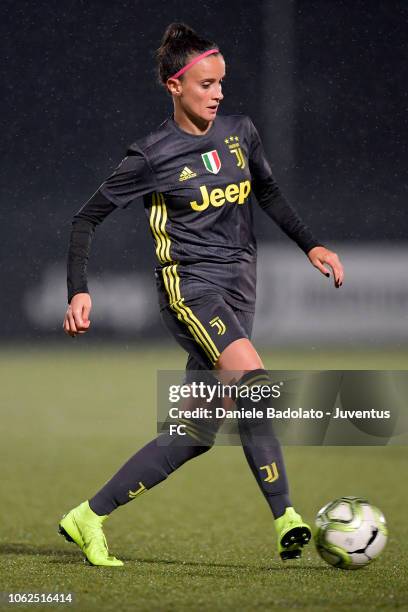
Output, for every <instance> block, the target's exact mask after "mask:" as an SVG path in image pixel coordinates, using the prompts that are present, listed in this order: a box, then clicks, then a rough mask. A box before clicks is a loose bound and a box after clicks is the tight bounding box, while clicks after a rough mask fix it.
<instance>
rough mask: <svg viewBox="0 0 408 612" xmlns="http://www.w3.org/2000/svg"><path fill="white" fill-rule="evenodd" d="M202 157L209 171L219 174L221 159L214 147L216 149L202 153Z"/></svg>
mask: <svg viewBox="0 0 408 612" xmlns="http://www.w3.org/2000/svg"><path fill="white" fill-rule="evenodd" d="M201 157H202V159H203V162H204V166H205V167H206V168H207V170H208V172H212V174H218V173H219V171H220V168H221V160H220V157H219V155H218V153H217V151H216V150H215V149H214V151H207V153H202V154H201Z"/></svg>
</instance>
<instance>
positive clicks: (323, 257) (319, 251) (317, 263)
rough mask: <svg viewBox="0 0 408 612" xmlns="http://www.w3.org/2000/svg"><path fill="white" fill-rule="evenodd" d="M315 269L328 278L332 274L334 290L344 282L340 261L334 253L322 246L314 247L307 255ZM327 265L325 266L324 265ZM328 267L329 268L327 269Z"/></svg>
mask: <svg viewBox="0 0 408 612" xmlns="http://www.w3.org/2000/svg"><path fill="white" fill-rule="evenodd" d="M307 256H308V258H309V259H310V261H311V262H312V264H313V265H314V267H315V268H317V269H318V270H320V272H321V273H322V274H324V275H325V276H327V277H329V276H330V272H332V273H333V279H334V286H335V287H336V289H338V288H339V287H341V286H342V284H343V280H344V270H343V266H342V263H341V261H340V259H339V258H338V256H337V254H336V253H333V251H329V249H326V248H325V247H323V246H316V247H313V249H310V251H309V252H308V254H307ZM324 264H327V265H324ZM327 266H329V268H330V269H329V268H328V267H327Z"/></svg>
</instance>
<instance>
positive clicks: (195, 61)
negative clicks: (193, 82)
mask: <svg viewBox="0 0 408 612" xmlns="http://www.w3.org/2000/svg"><path fill="white" fill-rule="evenodd" d="M211 53H219V49H210V50H209V51H205V52H204V53H201V55H197V57H195V58H194V59H193V60H191V62H189V63H188V64H186V65H185V66H184V68H182V69H181V70H179V71H178V72H176V74H173V76H171V77H169V79H178V77H179V76H181V75H182V74H184V73H185V71H186V70H188V69H189V68H191V66H194V64H196V63H197V62H199V61H200V60H202V59H203V58H204V57H207V55H211Z"/></svg>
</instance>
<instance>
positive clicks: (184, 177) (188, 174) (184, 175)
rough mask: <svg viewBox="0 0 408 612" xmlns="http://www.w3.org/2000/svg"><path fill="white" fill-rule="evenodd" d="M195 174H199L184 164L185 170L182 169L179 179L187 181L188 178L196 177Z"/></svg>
mask: <svg viewBox="0 0 408 612" xmlns="http://www.w3.org/2000/svg"><path fill="white" fill-rule="evenodd" d="M195 176H197V173H196V172H193V171H192V170H190V168H187V166H184V168H183V170H182V171H181V174H180V177H179V181H187V180H188V179H191V178H194V177H195Z"/></svg>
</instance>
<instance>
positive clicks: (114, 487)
mask: <svg viewBox="0 0 408 612" xmlns="http://www.w3.org/2000/svg"><path fill="white" fill-rule="evenodd" d="M210 448H211V444H209V445H197V442H196V440H194V439H192V438H190V436H189V435H185V436H178V435H172V436H170V435H169V434H162V435H160V436H158V437H157V438H155V439H154V440H152V441H151V442H149V443H148V444H146V446H144V447H143V448H141V449H140V450H139V451H138V452H137V453H136V454H135V455H133V457H131V458H130V459H129V460H128V461H127V462H126V463H125V464H124V465H123V466H122V467H121V468H120V470H119V471H118V472H117V473H116V474H115V475H114V476H113V477H112V478H111V479H110V480H109V481H108V482H107V483H106V484H105V485H104V486H103V487H102V489H100V491H98V493H96V495H94V497H92V498H91V499H90V500H89V505H90V507H91V510H93V511H94V512H96V514H99V515H100V516H103V515H105V514H110V513H111V512H112V511H113V510H115V508H117V507H118V506H122V505H123V504H126V503H127V502H129V501H131V500H132V499H134V498H135V497H137V496H138V495H140V494H142V493H144V492H145V491H146V490H148V489H151V488H152V487H154V486H155V485H157V484H158V483H159V482H162V481H163V480H165V479H166V478H167V477H168V476H169V475H170V474H171V473H172V472H174V471H175V470H176V469H177V468H179V467H180V466H182V465H183V463H185V462H186V461H188V460H189V459H192V458H193V457H197V456H198V455H201V454H202V453H205V452H206V451H208V450H209V449H210Z"/></svg>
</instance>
